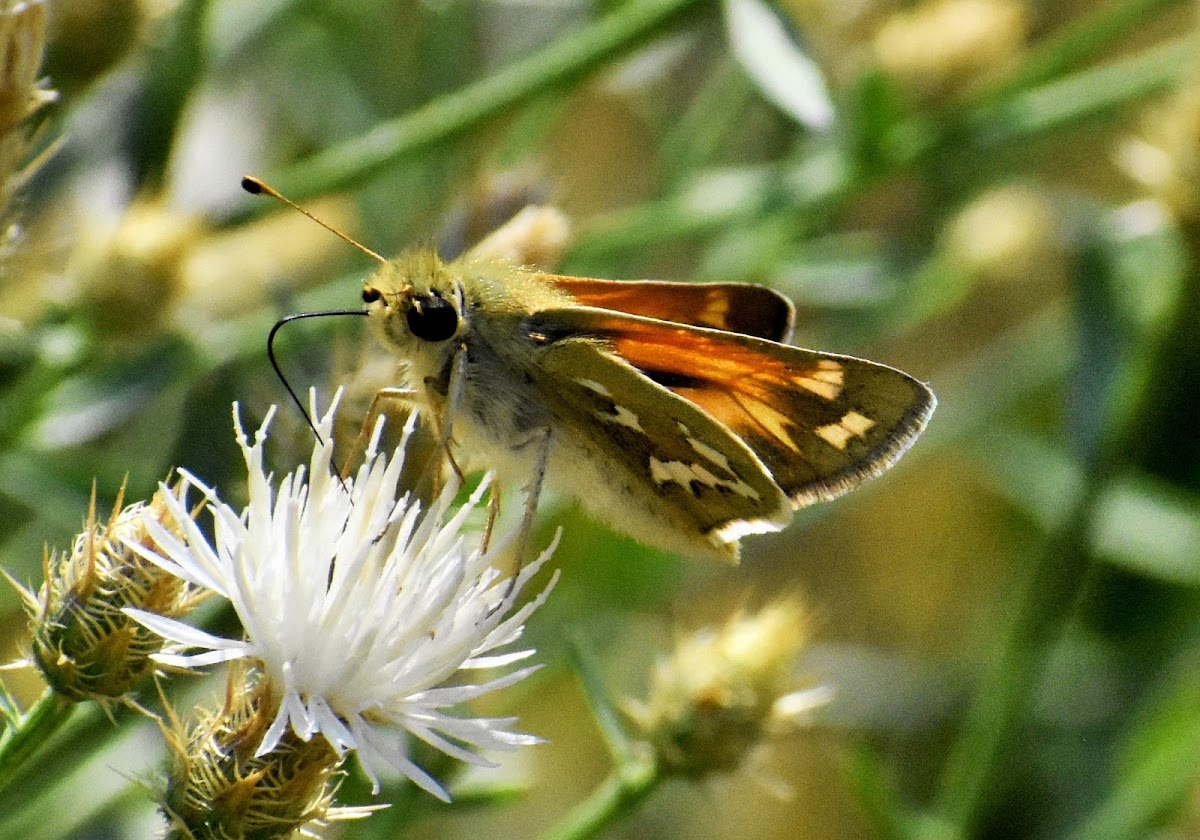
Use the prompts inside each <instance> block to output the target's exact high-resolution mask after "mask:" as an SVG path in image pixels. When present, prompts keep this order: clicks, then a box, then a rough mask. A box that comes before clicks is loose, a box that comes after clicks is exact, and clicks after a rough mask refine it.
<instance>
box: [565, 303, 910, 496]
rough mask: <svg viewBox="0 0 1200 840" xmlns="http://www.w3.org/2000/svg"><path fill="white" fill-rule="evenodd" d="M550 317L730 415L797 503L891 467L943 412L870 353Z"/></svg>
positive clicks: (719, 415) (718, 413)
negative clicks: (840, 352) (932, 418)
mask: <svg viewBox="0 0 1200 840" xmlns="http://www.w3.org/2000/svg"><path fill="white" fill-rule="evenodd" d="M542 316H543V317H544V318H545V319H547V320H551V321H573V322H575V323H576V324H578V325H579V327H580V328H581V329H586V331H587V332H588V334H590V335H593V336H595V337H597V338H599V339H602V340H603V341H604V342H605V343H606V344H607V346H608V347H609V348H611V351H612V352H613V353H615V354H616V355H617V356H619V357H620V358H622V359H624V360H625V361H626V362H628V363H629V364H630V365H632V366H633V367H634V368H636V369H637V370H638V371H640V372H641V373H642V374H643V375H644V376H646V377H647V378H649V379H650V380H652V381H654V382H655V383H657V384H659V385H661V386H662V387H663V388H665V389H668V390H669V391H671V392H672V393H673V394H676V395H678V396H680V397H682V398H684V399H685V400H687V401H688V402H690V403H692V404H693V405H695V406H697V407H698V408H700V409H702V410H703V412H705V413H706V414H707V415H709V416H710V417H712V418H714V419H716V420H718V421H720V423H722V424H724V426H726V427H727V428H728V429H729V430H730V431H732V432H733V433H734V434H735V435H736V436H737V437H739V438H740V439H741V440H742V441H744V442H745V444H746V445H747V446H748V447H749V448H750V449H751V450H752V451H753V452H754V453H755V455H756V456H757V457H758V458H759V459H760V460H761V462H762V463H763V464H764V465H765V466H766V468H767V470H769V471H770V473H771V476H772V478H773V479H774V481H775V483H776V484H778V485H779V487H780V488H782V490H783V492H785V493H786V494H787V495H788V497H790V498H791V499H792V501H793V502H794V503H795V504H796V505H803V504H808V503H810V502H813V501H816V500H819V499H829V498H833V497H834V496H837V495H840V494H841V493H843V492H845V491H846V490H849V489H850V488H851V487H853V486H855V485H856V484H858V483H860V482H861V481H863V480H864V479H866V478H869V477H871V476H873V475H876V474H878V473H879V472H882V471H883V470H884V469H886V468H887V467H888V466H889V465H891V464H892V463H893V462H894V461H895V460H896V459H897V458H898V457H899V456H900V455H901V454H902V453H903V452H904V450H905V449H907V448H908V446H909V445H910V444H911V443H912V441H913V440H914V439H915V438H916V436H917V435H918V434H919V433H920V431H921V429H922V428H924V425H925V422H926V421H927V419H928V417H929V415H930V413H931V412H932V410H933V405H934V399H933V395H932V393H931V392H930V391H929V389H928V388H926V387H925V386H924V385H922V384H921V383H920V382H917V381H916V380H915V379H913V378H912V377H910V376H908V375H907V374H905V373H902V372H900V371H898V370H895V369H893V368H889V367H886V366H884V365H878V364H875V363H873V362H867V361H864V360H862V359H856V358H853V357H849V356H837V355H832V354H825V353H815V352H813V351H809V350H803V349H800V348H796V347H788V346H785V345H781V344H776V343H773V342H768V341H762V340H759V339H756V338H753V337H750V336H745V335H736V334H733V333H723V332H718V331H715V330H708V329H698V328H695V327H688V326H684V325H679V324H665V323H662V322H661V321H653V320H649V319H645V318H637V317H630V316H625V315H620V314H617V313H612V312H600V311H598V310H590V311H588V310H583V309H574V310H559V311H555V312H552V313H551V312H545V313H542Z"/></svg>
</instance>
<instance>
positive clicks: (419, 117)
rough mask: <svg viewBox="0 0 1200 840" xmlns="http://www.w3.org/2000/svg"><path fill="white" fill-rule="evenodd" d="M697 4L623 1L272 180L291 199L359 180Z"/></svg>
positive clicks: (574, 73) (688, 0) (577, 72)
mask: <svg viewBox="0 0 1200 840" xmlns="http://www.w3.org/2000/svg"><path fill="white" fill-rule="evenodd" d="M700 2H701V0H628V2H626V3H625V4H624V5H622V6H621V7H620V8H619V9H617V11H615V12H613V13H612V14H610V15H607V16H605V17H603V18H601V19H600V20H597V21H595V22H593V23H591V24H589V25H587V26H585V27H583V28H581V29H579V30H578V31H576V32H573V33H570V34H567V35H564V36H563V37H561V38H559V39H557V40H556V41H554V42H553V43H551V44H550V45H548V46H547V47H545V48H544V49H543V50H541V51H540V52H538V53H535V54H534V55H531V56H529V57H528V58H526V59H523V60H521V61H517V62H514V63H512V64H510V65H508V66H507V67H504V68H502V69H500V70H498V71H497V72H495V73H493V74H492V75H490V76H487V77H486V78H483V79H480V80H479V81H478V82H475V83H474V84H472V85H470V86H469V87H466V88H463V89H462V90H460V91H457V92H455V93H450V94H446V95H444V96H440V97H438V98H437V99H434V100H433V101H431V102H429V103H428V104H426V105H424V106H422V107H420V108H417V109H416V110H414V111H411V112H409V113H408V114H405V115H404V116H402V117H399V118H397V119H394V120H391V121H389V122H385V123H382V124H380V125H378V126H376V127H375V128H373V129H371V130H370V131H368V132H367V133H365V134H363V135H361V136H360V137H357V138H355V139H353V140H350V141H347V142H346V143H343V144H341V145H340V146H335V147H333V148H331V149H328V150H326V151H324V152H321V153H319V154H316V155H314V156H313V157H310V158H309V159H307V160H305V161H301V162H300V163H297V164H295V165H294V166H292V167H290V168H289V169H286V170H284V171H283V172H281V173H279V175H278V176H276V177H275V178H273V179H272V183H273V184H274V186H276V187H277V188H278V189H279V190H280V191H281V192H283V193H284V194H285V195H288V196H289V197H290V198H292V199H293V200H295V201H302V200H304V199H306V198H310V197H312V196H314V195H320V194H322V193H327V192H331V191H333V190H340V189H345V188H347V187H350V186H352V185H354V184H357V183H360V182H361V181H363V180H365V179H366V178H368V177H370V176H371V175H373V174H374V173H376V172H378V171H379V170H380V169H383V168H384V167H387V166H390V165H392V164H395V163H396V162H397V161H399V160H400V159H402V158H404V157H406V156H408V155H412V154H415V153H417V152H419V151H421V150H423V149H427V148H429V147H431V146H433V145H435V144H437V143H440V142H443V141H445V140H448V139H450V138H453V137H455V136H457V135H460V134H463V133H464V132H466V131H468V130H470V129H472V128H475V127H476V126H478V125H479V124H480V123H482V122H484V121H486V120H488V119H491V118H492V117H495V116H497V115H499V114H501V113H502V112H504V111H505V110H506V109H509V108H512V107H514V106H515V105H518V104H520V103H521V102H524V101H526V100H528V99H530V98H532V97H533V96H535V95H536V94H538V93H542V92H544V91H546V90H549V89H552V88H554V87H557V86H560V85H564V84H566V83H568V82H571V81H574V80H576V79H578V78H579V77H581V76H583V75H586V74H587V73H589V72H591V71H592V70H595V69H596V68H598V67H599V66H601V65H602V64H603V63H604V62H605V61H608V60H609V59H611V58H613V57H614V56H616V55H618V54H620V53H621V52H624V51H625V50H628V49H631V48H632V47H634V46H636V45H637V44H638V43H640V42H641V41H643V40H644V39H646V38H647V37H649V36H650V35H652V34H653V33H654V32H656V31H657V30H658V29H660V28H661V27H662V26H664V25H665V24H667V23H668V22H670V21H671V20H672V19H673V18H674V17H676V16H677V15H679V14H680V13H681V12H683V11H685V10H686V9H688V8H690V7H692V6H695V5H698V4H699V3H700Z"/></svg>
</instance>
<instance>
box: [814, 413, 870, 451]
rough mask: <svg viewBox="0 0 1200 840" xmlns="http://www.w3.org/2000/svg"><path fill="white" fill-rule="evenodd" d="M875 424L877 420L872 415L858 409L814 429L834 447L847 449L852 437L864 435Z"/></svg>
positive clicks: (818, 435)
mask: <svg viewBox="0 0 1200 840" xmlns="http://www.w3.org/2000/svg"><path fill="white" fill-rule="evenodd" d="M874 425H875V421H874V420H872V419H871V418H870V417H864V416H863V415H861V414H859V413H858V412H857V411H848V412H846V414H844V415H843V416H842V419H841V420H839V421H837V422H836V423H830V424H829V425H827V426H818V427H817V428H816V429H814V430H813V431H814V432H815V433H816V435H817V437H819V438H821V440H823V441H825V442H826V443H828V444H829V445H830V446H832V447H833V448H834V449H845V448H846V445H847V444H848V443H850V439H851V438H856V437H857V438H860V437H862V436H863V435H865V434H866V433H867V432H869V431H871V428H872V427H873V426H874Z"/></svg>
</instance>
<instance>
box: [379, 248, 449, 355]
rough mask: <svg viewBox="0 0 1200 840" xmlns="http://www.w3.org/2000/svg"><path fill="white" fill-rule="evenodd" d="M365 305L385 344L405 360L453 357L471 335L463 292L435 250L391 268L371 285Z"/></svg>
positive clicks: (407, 256) (405, 257) (409, 256)
mask: <svg viewBox="0 0 1200 840" xmlns="http://www.w3.org/2000/svg"><path fill="white" fill-rule="evenodd" d="M362 300H363V308H364V309H365V310H366V312H367V316H368V317H369V319H370V321H371V323H372V324H373V325H374V328H375V330H376V333H377V335H378V336H379V338H380V340H381V341H382V342H383V343H384V345H386V346H387V347H389V348H391V349H393V350H395V351H396V352H398V353H400V354H401V355H403V356H405V357H409V358H411V357H412V356H414V355H424V354H426V353H429V352H432V353H435V354H441V353H442V352H451V347H452V345H453V341H452V339H454V338H456V337H459V336H461V335H462V333H463V332H464V330H465V326H466V325H465V322H464V319H463V316H462V291H461V289H460V287H459V284H457V283H456V282H455V281H454V278H453V276H452V274H451V273H450V272H449V271H447V269H446V266H445V264H443V263H442V261H441V260H440V259H438V257H437V255H436V254H435V253H433V251H431V250H421V251H414V252H411V253H408V254H404V255H402V256H400V257H399V258H397V259H395V260H393V261H391V262H389V263H388V264H387V265H385V266H384V267H383V268H382V269H380V270H379V271H378V272H376V273H375V274H374V275H372V276H371V278H370V279H369V280H367V282H366V284H365V285H364V286H363V292H362Z"/></svg>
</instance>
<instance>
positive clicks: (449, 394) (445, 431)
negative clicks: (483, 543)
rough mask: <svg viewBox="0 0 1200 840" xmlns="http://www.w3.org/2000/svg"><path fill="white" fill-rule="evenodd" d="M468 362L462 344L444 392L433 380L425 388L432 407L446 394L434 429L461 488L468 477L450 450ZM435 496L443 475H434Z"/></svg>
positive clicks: (427, 380)
mask: <svg viewBox="0 0 1200 840" xmlns="http://www.w3.org/2000/svg"><path fill="white" fill-rule="evenodd" d="M466 360H467V346H466V345H465V344H460V345H459V346H458V349H457V350H456V351H455V352H454V358H453V359H452V360H451V362H450V376H449V379H448V381H447V382H446V385H445V389H444V391H441V390H440V389H439V388H438V386H437V383H436V382H435V381H433V380H431V379H426V380H425V388H426V390H427V392H428V393H429V402H430V404H431V405H437V401H438V400H439V398H441V394H442V393H444V394H445V397H444V399H445V406H446V410H445V411H443V412H442V416H441V417H440V418H439V417H437V416H436V413H435V414H434V417H433V429H434V433H435V434H436V436H437V442H438V449H440V450H442V452H444V453H445V454H446V460H447V461H449V462H450V467H451V469H453V470H454V475H455V476H456V477H457V478H458V486H459V487H461V486H462V485H463V484H465V483H466V476H465V475H464V474H463V470H462V467H460V466H459V465H458V461H456V460H454V452H453V451H452V450H451V449H450V444H451V443H453V442H454V436H453V422H452V420H451V418H452V417H453V416H454V412H455V411H457V410H458V407H459V405H460V404H461V403H462V396H463V387H464V383H465V381H466V377H465V376H464V374H463V371H464V369H465V366H466ZM433 491H434V495H437V494H438V493H439V492H440V491H441V473H440V471H439V472H435V473H434V487H433Z"/></svg>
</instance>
